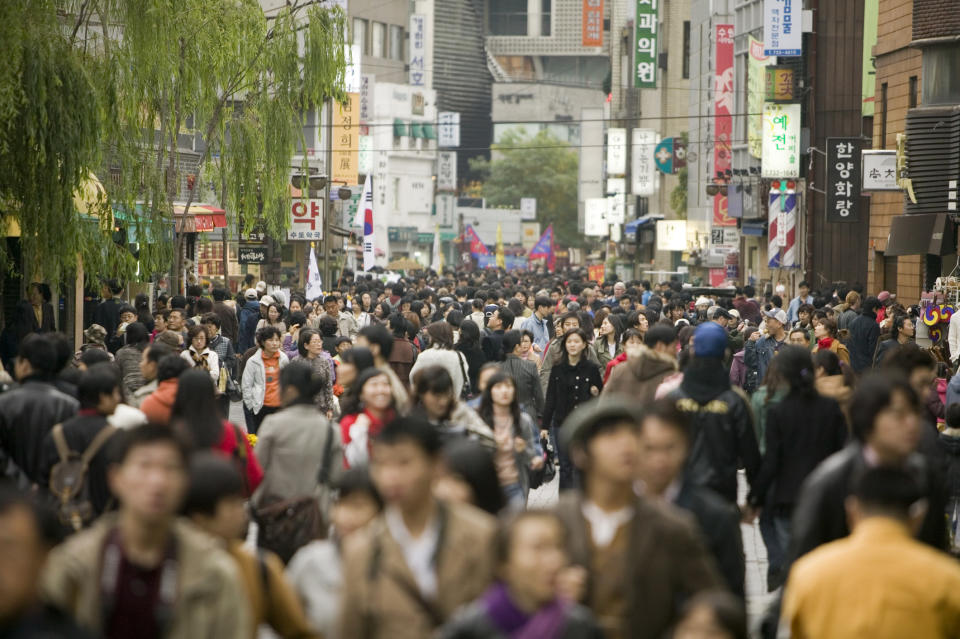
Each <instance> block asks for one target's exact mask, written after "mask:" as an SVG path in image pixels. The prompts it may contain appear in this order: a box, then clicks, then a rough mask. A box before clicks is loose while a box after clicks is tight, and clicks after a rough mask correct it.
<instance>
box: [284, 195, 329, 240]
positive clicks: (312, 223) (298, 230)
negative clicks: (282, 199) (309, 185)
mask: <svg viewBox="0 0 960 639" xmlns="http://www.w3.org/2000/svg"><path fill="white" fill-rule="evenodd" d="M287 239H288V240H322V239H323V200H301V199H300V198H294V199H293V200H292V201H291V202H290V228H288V229H287Z"/></svg>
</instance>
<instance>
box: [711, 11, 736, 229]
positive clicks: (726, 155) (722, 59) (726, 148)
mask: <svg viewBox="0 0 960 639" xmlns="http://www.w3.org/2000/svg"><path fill="white" fill-rule="evenodd" d="M716 50H717V54H716V58H715V59H716V71H715V73H716V75H715V76H714V82H713V129H714V142H713V170H714V175H713V176H711V177H717V176H721V175H722V176H726V175H727V171H729V170H730V169H731V167H732V166H733V164H732V160H733V148H732V146H731V142H732V136H733V25H732V24H718V25H717V27H716ZM736 225H737V221H736V220H735V219H734V218H732V217H730V216H729V215H728V214H727V196H726V195H722V194H719V193H718V194H717V195H715V196H714V198H713V226H736Z"/></svg>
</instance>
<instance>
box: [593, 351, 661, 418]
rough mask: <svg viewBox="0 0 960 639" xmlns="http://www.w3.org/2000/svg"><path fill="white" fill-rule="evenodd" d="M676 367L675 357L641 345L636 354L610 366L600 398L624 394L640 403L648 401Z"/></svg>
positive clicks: (651, 399)
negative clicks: (611, 369)
mask: <svg viewBox="0 0 960 639" xmlns="http://www.w3.org/2000/svg"><path fill="white" fill-rule="evenodd" d="M676 370H677V359H676V358H675V357H673V356H672V355H668V354H664V353H660V352H658V351H655V350H653V349H651V348H647V347H646V346H641V347H640V354H639V355H636V356H634V357H630V356H628V357H627V359H626V361H625V362H624V363H623V364H622V365H620V366H617V367H615V368H614V369H613V371H612V372H611V373H610V379H609V380H608V381H607V383H606V385H605V386H604V387H603V395H602V397H604V398H609V397H611V396H613V395H627V396H629V397H631V398H632V399H633V400H635V401H636V402H638V403H639V404H641V405H642V404H645V403H647V402H651V401H653V399H654V395H655V394H656V392H657V387H658V386H659V385H660V382H662V381H663V380H664V378H666V377H667V376H668V375H670V374H672V373H673V372H675V371H676Z"/></svg>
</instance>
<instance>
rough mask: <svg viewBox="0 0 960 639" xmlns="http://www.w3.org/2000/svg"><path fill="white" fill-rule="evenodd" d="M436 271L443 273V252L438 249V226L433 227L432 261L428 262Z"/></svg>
mask: <svg viewBox="0 0 960 639" xmlns="http://www.w3.org/2000/svg"><path fill="white" fill-rule="evenodd" d="M430 268H432V269H433V270H434V271H436V272H437V273H443V252H442V251H441V250H440V226H439V225H437V226H434V227H433V261H432V262H431V263H430Z"/></svg>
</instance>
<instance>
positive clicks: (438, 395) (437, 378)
mask: <svg viewBox="0 0 960 639" xmlns="http://www.w3.org/2000/svg"><path fill="white" fill-rule="evenodd" d="M411 400H412V405H413V408H412V409H411V411H410V414H411V415H417V416H418V417H420V418H422V419H425V420H426V421H428V422H429V423H430V424H432V425H433V426H434V427H436V428H437V429H438V432H439V433H440V437H441V439H443V441H444V443H446V442H447V441H449V440H451V439H458V438H461V437H466V438H469V439H472V440H475V441H477V442H480V443H481V444H483V445H484V446H487V447H488V448H491V449H493V448H494V447H495V445H496V443H495V441H494V436H493V430H492V429H491V428H490V427H489V426H487V424H486V423H485V422H484V421H483V420H482V419H480V416H479V415H477V413H476V412H475V411H474V410H473V409H472V408H470V407H469V406H467V404H466V403H465V402H462V401H460V397H459V395H458V393H456V391H455V390H454V387H453V380H452V379H451V378H450V374H449V373H448V372H447V369H445V368H443V367H442V366H430V367H427V368H424V369H422V370H420V371H419V372H418V373H417V375H416V377H414V381H413V395H412V396H411Z"/></svg>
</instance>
